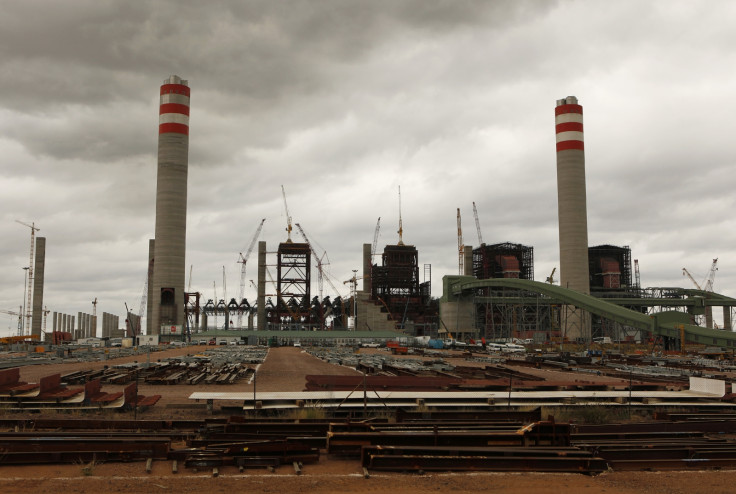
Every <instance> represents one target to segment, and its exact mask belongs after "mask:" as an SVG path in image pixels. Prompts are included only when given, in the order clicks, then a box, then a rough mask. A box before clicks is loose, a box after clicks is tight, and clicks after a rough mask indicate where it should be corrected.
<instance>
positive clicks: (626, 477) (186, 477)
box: [0, 347, 736, 494]
mask: <svg viewBox="0 0 736 494" xmlns="http://www.w3.org/2000/svg"><path fill="white" fill-rule="evenodd" d="M199 351H201V348H198V347H185V348H176V349H170V350H166V351H164V352H156V353H152V354H151V357H150V358H151V360H152V361H155V360H158V359H163V358H166V357H168V356H174V355H185V354H188V353H189V354H192V353H197V352H199ZM146 358H147V356H145V355H144V356H143V357H141V356H140V355H138V356H136V357H126V358H122V359H114V360H108V361H104V362H94V363H65V364H55V365H35V366H28V367H24V368H22V369H21V379H22V380H23V381H28V382H38V380H39V379H40V378H41V377H43V376H46V375H50V374H54V373H57V372H58V373H62V374H65V373H68V372H72V371H74V370H83V369H95V368H102V367H103V366H104V365H114V364H116V363H119V362H124V361H133V360H138V361H139V362H141V361H145V359H146ZM463 365H466V364H463ZM307 374H336V375H354V374H357V372H356V371H355V370H354V369H351V368H348V367H343V366H337V365H332V364H329V363H326V362H323V361H321V360H319V359H317V358H314V357H312V356H310V355H309V354H307V353H305V352H303V351H302V350H301V349H299V348H291V347H286V348H277V349H271V350H270V351H269V354H268V356H267V358H266V360H265V362H264V363H263V364H262V365H261V366H260V368H259V370H258V378H257V390H261V391H290V390H293V391H301V390H302V389H303V388H304V384H305V379H304V376H305V375H307ZM103 390H105V391H108V392H109V391H114V390H115V387H112V386H108V385H105V386H104V387H103ZM194 391H234V392H252V384H250V383H247V382H242V383H238V384H235V385H232V386H213V385H210V386H205V385H200V386H189V385H184V384H180V385H173V386H148V385H145V384H143V385H141V387H140V393H141V394H144V395H152V394H161V395H162V396H163V399H162V401H161V402H159V404H157V405H156V406H154V407H152V408H150V409H149V410H148V411H146V412H143V413H142V414H141V413H139V415H138V416H139V418H166V417H169V418H204V417H207V416H210V415H209V413H208V412H207V411H206V410H204V409H202V408H197V409H187V408H182V406H186V405H187V404H190V402H191V400H189V395H190V394H191V393H192V392H194ZM215 413H218V410H217V409H216V410H215ZM129 414H132V412H128V413H116V412H105V413H104V414H103V415H104V416H109V417H110V418H131V417H130V415H129ZM11 416H12V417H17V418H22V416H21V415H20V414H13V415H11ZM32 416H33V417H38V415H37V414H34V415H32ZM57 416H58V415H57ZM62 417H63V416H62ZM1 465H2V458H1V456H0V491H2V492H7V493H19V494H25V493H28V494H30V493H34V494H47V493H48V494H59V493H60V492H78V493H94V494H100V493H108V492H110V493H127V492H169V491H174V492H184V493H186V492H197V493H203V492H206V493H228V494H231V493H234V492H275V493H286V492H293V493H300V492H320V493H373V492H390V491H394V492H402V493H407V494H419V493H428V492H429V493H432V492H443V493H447V492H459V493H463V492H505V493H512V494H516V493H519V494H521V493H529V492H534V493H549V494H559V493H560V492H564V493H565V494H578V493H585V494H587V493H601V492H605V493H613V494H629V493H641V492H647V493H652V494H660V493H661V494H665V493H667V494H679V493H683V494H685V493H687V494H693V493H708V494H721V493H723V494H725V493H733V492H735V491H736V487H734V485H736V471H709V472H701V471H694V472H610V473H605V474H603V475H598V476H595V477H590V476H586V475H578V474H537V473H432V474H426V475H421V476H420V475H416V474H401V473H396V474H393V473H376V474H371V476H370V478H367V479H366V478H364V477H363V474H362V469H361V467H360V462H359V461H358V460H346V459H342V458H338V457H330V456H328V455H322V457H321V458H320V460H319V462H318V463H315V464H306V465H304V468H303V470H302V474H301V475H296V473H295V472H294V470H293V468H292V467H290V466H282V467H280V468H278V469H276V471H275V472H273V473H271V472H268V471H267V470H260V469H256V470H246V471H245V473H243V474H241V473H239V471H238V469H237V468H236V467H223V468H221V469H220V471H219V476H218V477H213V476H212V472H210V471H207V472H203V471H200V472H194V471H192V470H186V469H183V468H180V471H179V473H177V474H174V473H172V463H171V462H163V461H162V462H154V464H153V470H152V472H151V473H150V474H147V473H146V472H145V465H144V464H143V463H137V462H136V463H110V464H98V465H94V466H93V467H92V468H91V472H90V474H85V473H84V472H83V465H50V466H12V467H11V466H5V467H2V466H1Z"/></svg>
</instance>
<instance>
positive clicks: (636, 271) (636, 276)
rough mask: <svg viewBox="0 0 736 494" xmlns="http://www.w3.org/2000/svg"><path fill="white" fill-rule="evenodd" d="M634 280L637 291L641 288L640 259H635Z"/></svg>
mask: <svg viewBox="0 0 736 494" xmlns="http://www.w3.org/2000/svg"><path fill="white" fill-rule="evenodd" d="M634 279H635V280H636V288H637V290H638V289H639V288H641V275H640V274H639V259H634Z"/></svg>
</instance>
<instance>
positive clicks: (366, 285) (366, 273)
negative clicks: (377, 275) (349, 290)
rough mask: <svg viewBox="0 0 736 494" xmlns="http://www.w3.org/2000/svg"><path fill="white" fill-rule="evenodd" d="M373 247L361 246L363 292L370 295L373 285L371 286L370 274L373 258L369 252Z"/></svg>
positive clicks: (368, 245)
mask: <svg viewBox="0 0 736 494" xmlns="http://www.w3.org/2000/svg"><path fill="white" fill-rule="evenodd" d="M372 249H373V245H371V244H363V291H364V292H365V293H371V291H372V290H373V285H372V284H371V273H372V272H373V256H371V250H372Z"/></svg>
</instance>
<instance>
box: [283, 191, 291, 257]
mask: <svg viewBox="0 0 736 494" xmlns="http://www.w3.org/2000/svg"><path fill="white" fill-rule="evenodd" d="M281 195H282V196H284V210H285V211H286V233H287V234H288V238H287V239H286V243H287V244H290V243H291V215H290V214H289V205H288V204H287V203H286V191H285V190H284V186H283V185H282V186H281Z"/></svg>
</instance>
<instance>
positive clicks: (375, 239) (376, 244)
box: [371, 216, 381, 264]
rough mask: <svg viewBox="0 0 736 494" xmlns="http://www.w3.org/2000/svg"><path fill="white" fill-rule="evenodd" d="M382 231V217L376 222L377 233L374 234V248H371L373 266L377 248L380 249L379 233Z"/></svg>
mask: <svg viewBox="0 0 736 494" xmlns="http://www.w3.org/2000/svg"><path fill="white" fill-rule="evenodd" d="M380 230H381V217H380V216H379V217H378V221H376V231H375V232H373V247H371V264H373V256H375V255H376V248H377V247H378V232H379V231H380Z"/></svg>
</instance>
